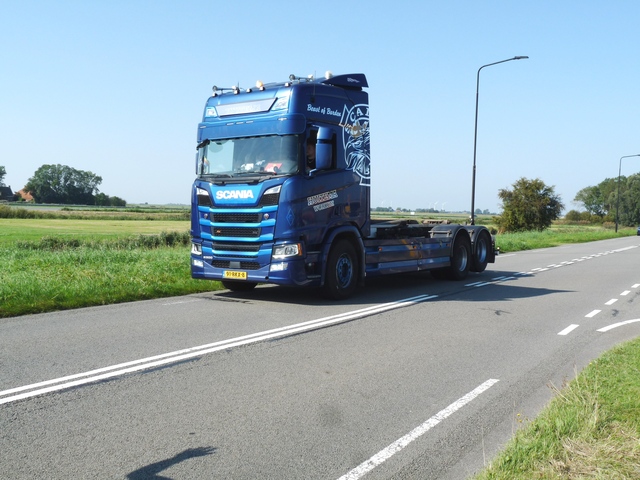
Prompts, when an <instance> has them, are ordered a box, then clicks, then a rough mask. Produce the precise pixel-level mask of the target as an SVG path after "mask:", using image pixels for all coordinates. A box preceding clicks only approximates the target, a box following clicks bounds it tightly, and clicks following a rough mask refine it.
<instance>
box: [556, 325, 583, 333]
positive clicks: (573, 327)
mask: <svg viewBox="0 0 640 480" xmlns="http://www.w3.org/2000/svg"><path fill="white" fill-rule="evenodd" d="M579 326H580V325H576V324H572V325H569V326H568V327H567V328H565V329H564V330H562V331H561V332H558V335H568V334H569V333H571V332H573V331H574V330H575V329H576V328H578V327H579Z"/></svg>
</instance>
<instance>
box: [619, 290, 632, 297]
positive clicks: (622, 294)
mask: <svg viewBox="0 0 640 480" xmlns="http://www.w3.org/2000/svg"><path fill="white" fill-rule="evenodd" d="M630 293H631V291H630V290H625V291H624V292H622V293H621V294H620V296H621V297H626V296H627V295H629V294H630Z"/></svg>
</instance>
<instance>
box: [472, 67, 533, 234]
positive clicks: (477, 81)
mask: <svg viewBox="0 0 640 480" xmlns="http://www.w3.org/2000/svg"><path fill="white" fill-rule="evenodd" d="M525 58H529V57H526V56H519V57H513V58H507V59H506V60H500V61H499V62H494V63H488V64H487V65H483V66H481V67H480V68H479V69H478V76H477V80H476V124H475V133H474V136H473V177H472V179H471V225H475V224H476V217H475V207H476V145H477V142H478V93H479V91H480V70H482V69H483V68H484V67H490V66H492V65H498V64H499V63H505V62H510V61H512V60H524V59H525Z"/></svg>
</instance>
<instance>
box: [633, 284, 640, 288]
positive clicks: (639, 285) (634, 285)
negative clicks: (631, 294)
mask: <svg viewBox="0 0 640 480" xmlns="http://www.w3.org/2000/svg"><path fill="white" fill-rule="evenodd" d="M638 287H640V283H635V284H633V285H631V288H638Z"/></svg>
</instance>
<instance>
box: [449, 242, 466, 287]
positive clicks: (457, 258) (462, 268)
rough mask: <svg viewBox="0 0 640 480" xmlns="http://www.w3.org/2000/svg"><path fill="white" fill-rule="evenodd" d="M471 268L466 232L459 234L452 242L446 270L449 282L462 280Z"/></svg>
mask: <svg viewBox="0 0 640 480" xmlns="http://www.w3.org/2000/svg"><path fill="white" fill-rule="evenodd" d="M470 266H471V240H470V239H469V235H467V233H466V232H464V233H463V232H460V233H459V234H458V236H457V237H456V239H455V241H454V242H453V250H452V251H451V266H450V267H449V268H448V272H449V278H450V279H451V280H464V279H465V278H467V276H468V275H469V268H470Z"/></svg>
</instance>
